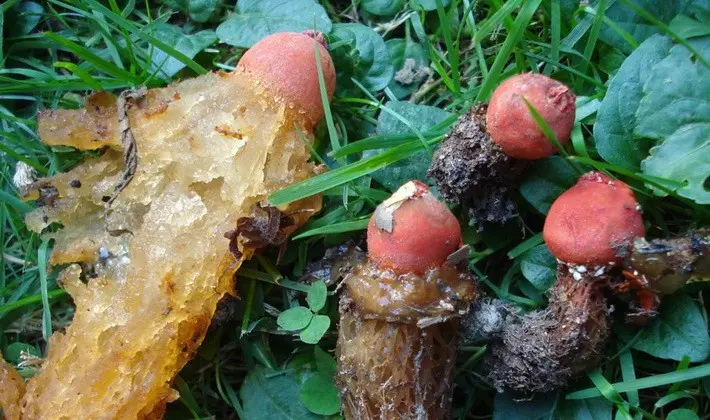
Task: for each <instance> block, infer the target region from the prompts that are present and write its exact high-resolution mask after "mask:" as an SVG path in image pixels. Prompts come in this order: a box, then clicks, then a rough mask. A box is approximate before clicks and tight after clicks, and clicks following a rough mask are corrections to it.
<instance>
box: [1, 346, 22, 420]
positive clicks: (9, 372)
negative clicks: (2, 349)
mask: <svg viewBox="0 0 710 420" xmlns="http://www.w3.org/2000/svg"><path fill="white" fill-rule="evenodd" d="M24 393H25V381H24V380H23V379H22V376H20V374H19V373H17V371H16V370H15V368H13V367H12V366H10V365H9V364H7V362H5V360H4V359H3V358H2V357H0V409H1V410H2V412H1V413H2V414H0V418H3V419H7V420H17V419H19V418H21V417H20V415H21V414H20V413H21V411H20V410H21V408H20V399H21V398H22V395H23V394H24Z"/></svg>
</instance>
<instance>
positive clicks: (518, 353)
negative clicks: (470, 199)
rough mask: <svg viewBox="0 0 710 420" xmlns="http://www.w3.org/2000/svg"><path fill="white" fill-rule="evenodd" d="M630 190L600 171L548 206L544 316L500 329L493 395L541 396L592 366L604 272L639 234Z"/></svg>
mask: <svg viewBox="0 0 710 420" xmlns="http://www.w3.org/2000/svg"><path fill="white" fill-rule="evenodd" d="M644 233H645V231H644V225H643V220H642V218H641V212H640V206H639V205H638V203H637V202H636V199H635V197H634V194H633V192H632V191H631V189H630V188H629V187H628V186H627V185H626V184H624V183H623V182H621V181H618V180H613V179H611V178H609V177H607V176H606V175H604V174H602V173H599V172H589V173H587V174H585V175H582V177H580V179H579V180H578V182H577V184H575V185H574V186H573V187H572V188H570V189H569V190H567V191H566V192H564V193H563V194H562V195H561V196H560V197H558V198H557V200H556V201H555V202H554V203H553V204H552V207H551V208H550V211H549V213H548V215H547V218H546V220H545V226H544V228H543V237H544V239H545V243H546V244H547V246H548V248H549V249H550V251H551V252H552V254H553V255H554V256H555V257H556V258H557V259H558V261H560V264H559V265H558V269H557V281H556V283H555V284H554V285H553V286H552V288H551V290H550V299H549V305H548V307H547V309H546V310H543V311H535V312H532V313H529V314H526V315H525V316H523V317H521V318H520V319H518V320H516V321H514V322H510V323H508V324H507V325H505V326H504V327H503V329H502V331H501V332H500V333H499V335H498V336H497V337H496V338H495V339H494V340H493V342H492V344H491V352H490V354H489V355H488V356H487V360H486V367H487V371H488V377H489V378H490V380H491V382H492V383H493V385H494V386H495V387H496V388H497V389H498V390H499V391H504V390H513V391H518V392H522V393H534V392H548V391H552V390H555V389H558V388H561V387H564V386H565V385H566V384H567V382H568V381H569V380H570V379H571V378H573V377H575V376H577V375H579V374H581V373H584V372H585V371H587V370H589V369H591V368H592V367H594V366H595V365H596V364H597V362H598V360H599V357H600V355H601V351H602V350H603V348H604V344H605V342H606V339H607V337H608V335H609V327H610V321H609V319H608V312H609V309H608V307H607V304H606V299H605V297H604V291H605V289H606V287H607V285H608V282H609V270H611V269H613V268H614V267H618V266H619V264H620V263H621V262H622V260H623V252H628V250H629V249H631V247H632V246H633V243H634V240H635V239H636V238H638V237H643V236H644Z"/></svg>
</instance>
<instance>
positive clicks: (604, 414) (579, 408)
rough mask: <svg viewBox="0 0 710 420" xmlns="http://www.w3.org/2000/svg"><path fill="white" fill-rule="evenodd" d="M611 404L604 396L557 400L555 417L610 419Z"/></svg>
mask: <svg viewBox="0 0 710 420" xmlns="http://www.w3.org/2000/svg"><path fill="white" fill-rule="evenodd" d="M611 413H612V405H611V403H609V402H608V401H606V400H605V399H604V398H589V399H586V400H565V399H562V398H561V399H560V400H559V401H558V402H557V410H556V413H555V414H556V415H555V418H557V419H559V420H611Z"/></svg>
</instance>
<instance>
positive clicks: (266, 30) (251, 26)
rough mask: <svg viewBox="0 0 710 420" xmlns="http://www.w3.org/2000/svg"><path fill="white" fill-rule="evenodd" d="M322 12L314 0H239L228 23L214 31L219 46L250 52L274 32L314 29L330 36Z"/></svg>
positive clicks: (326, 15)
mask: <svg viewBox="0 0 710 420" xmlns="http://www.w3.org/2000/svg"><path fill="white" fill-rule="evenodd" d="M332 25H333V24H332V23H331V21H330V18H329V17H328V14H327V13H326V11H325V9H323V7H322V6H321V5H319V4H318V3H316V2H315V1H313V0H239V1H238V2H237V7H236V8H235V9H234V13H232V14H231V15H230V16H229V17H228V18H227V20H225V21H224V22H222V24H221V25H219V26H218V27H217V36H218V37H219V40H220V42H224V43H226V44H229V45H234V46H235V47H240V48H249V47H251V46H252V45H254V44H255V43H256V42H257V41H259V40H261V39H262V38H264V37H266V36H267V35H271V34H274V33H277V32H303V31H306V30H309V29H314V30H316V31H320V32H323V33H328V32H330V30H331V28H332Z"/></svg>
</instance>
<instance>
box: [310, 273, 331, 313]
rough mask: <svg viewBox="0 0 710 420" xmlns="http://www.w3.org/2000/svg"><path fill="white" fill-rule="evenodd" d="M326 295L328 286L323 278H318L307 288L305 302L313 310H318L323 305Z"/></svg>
mask: <svg viewBox="0 0 710 420" xmlns="http://www.w3.org/2000/svg"><path fill="white" fill-rule="evenodd" d="M327 297H328V288H327V287H326V285H325V282H323V280H318V281H317V282H315V283H313V284H312V285H311V288H310V289H308V295H307V296H306V302H308V306H309V307H310V308H311V310H312V311H313V312H316V313H317V312H318V311H320V310H321V309H323V307H324V306H325V299H326V298H327Z"/></svg>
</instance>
